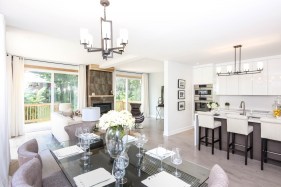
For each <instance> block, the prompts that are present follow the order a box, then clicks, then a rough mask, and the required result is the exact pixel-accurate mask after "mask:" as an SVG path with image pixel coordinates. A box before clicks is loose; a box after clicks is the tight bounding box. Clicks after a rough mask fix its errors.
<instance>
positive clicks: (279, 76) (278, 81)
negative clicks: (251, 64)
mask: <svg viewBox="0 0 281 187" xmlns="http://www.w3.org/2000/svg"><path fill="white" fill-rule="evenodd" d="M267 68H268V95H281V59H270V60H268V64H267Z"/></svg>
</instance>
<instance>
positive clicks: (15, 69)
mask: <svg viewBox="0 0 281 187" xmlns="http://www.w3.org/2000/svg"><path fill="white" fill-rule="evenodd" d="M7 73H8V76H7V77H8V80H7V81H8V84H9V86H8V92H9V94H10V96H11V98H10V99H9V103H8V111H9V114H8V116H9V119H8V122H9V124H10V125H9V126H10V136H12V137H16V136H21V135H24V59H23V58H22V57H16V56H8V57H7Z"/></svg>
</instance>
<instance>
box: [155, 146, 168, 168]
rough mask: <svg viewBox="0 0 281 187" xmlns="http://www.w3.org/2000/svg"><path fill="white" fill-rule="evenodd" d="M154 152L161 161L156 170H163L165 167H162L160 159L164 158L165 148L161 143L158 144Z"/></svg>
mask: <svg viewBox="0 0 281 187" xmlns="http://www.w3.org/2000/svg"><path fill="white" fill-rule="evenodd" d="M156 154H157V156H158V157H159V158H160V161H161V166H160V168H158V169H157V170H158V171H159V172H161V171H164V170H165V169H164V168H163V165H162V161H163V159H164V158H165V156H166V154H167V149H166V148H165V147H164V145H163V144H160V145H158V147H157V149H156Z"/></svg>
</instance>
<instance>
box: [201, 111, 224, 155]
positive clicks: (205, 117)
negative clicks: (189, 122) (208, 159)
mask: <svg viewBox="0 0 281 187" xmlns="http://www.w3.org/2000/svg"><path fill="white" fill-rule="evenodd" d="M197 114H198V124H199V145H198V150H199V151H200V146H201V142H204V143H205V145H206V146H208V144H209V141H208V138H209V136H208V130H209V129H211V130H212V142H210V144H212V154H214V144H215V143H217V142H219V149H220V150H221V122H220V121H215V120H214V113H212V112H197ZM202 128H204V129H205V136H203V137H201V129H202ZM217 128H218V129H219V138H218V139H216V140H215V129H217ZM202 139H205V141H202Z"/></svg>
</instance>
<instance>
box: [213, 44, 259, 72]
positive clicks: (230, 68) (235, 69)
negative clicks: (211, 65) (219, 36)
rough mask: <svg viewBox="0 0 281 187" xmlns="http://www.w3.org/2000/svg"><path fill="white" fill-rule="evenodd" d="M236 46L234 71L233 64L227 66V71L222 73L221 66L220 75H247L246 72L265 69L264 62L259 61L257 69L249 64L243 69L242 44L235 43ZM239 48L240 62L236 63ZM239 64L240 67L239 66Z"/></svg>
mask: <svg viewBox="0 0 281 187" xmlns="http://www.w3.org/2000/svg"><path fill="white" fill-rule="evenodd" d="M233 47H234V71H232V66H227V70H226V71H227V72H225V73H222V72H221V68H220V67H218V68H217V75H218V76H232V75H245V74H257V73H261V72H262V70H263V63H262V62H257V69H255V70H250V66H249V64H244V66H243V71H242V70H241V48H242V45H235V46H233ZM237 48H239V62H238V64H237V63H236V57H237V54H236V49H237ZM237 65H238V68H237Z"/></svg>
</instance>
